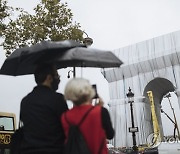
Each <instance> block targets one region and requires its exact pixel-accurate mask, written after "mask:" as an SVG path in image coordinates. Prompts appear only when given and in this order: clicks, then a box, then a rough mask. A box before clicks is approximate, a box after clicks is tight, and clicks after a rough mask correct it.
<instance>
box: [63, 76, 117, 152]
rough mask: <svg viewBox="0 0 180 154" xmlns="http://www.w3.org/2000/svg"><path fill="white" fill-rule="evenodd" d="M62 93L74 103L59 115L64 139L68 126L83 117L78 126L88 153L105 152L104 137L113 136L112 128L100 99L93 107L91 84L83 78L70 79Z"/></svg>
mask: <svg viewBox="0 0 180 154" xmlns="http://www.w3.org/2000/svg"><path fill="white" fill-rule="evenodd" d="M64 95H65V99H67V100H70V101H72V102H73V104H74V107H73V108H72V109H71V110H68V111H67V112H65V113H63V114H62V116H61V122H62V125H63V128H64V131H65V135H66V139H67V138H68V132H69V128H70V126H71V125H78V124H79V122H80V121H81V120H82V119H83V122H82V123H81V125H78V127H79V129H80V131H81V133H82V135H83V137H84V139H85V141H86V143H87V146H88V149H89V151H90V153H91V154H107V153H108V149H107V145H106V144H107V143H106V142H107V141H106V139H112V138H113V137H114V129H113V127H112V123H111V119H110V115H109V113H108V110H107V109H106V108H104V107H102V106H101V105H102V104H103V103H102V100H101V99H100V102H99V103H100V104H96V106H95V107H93V105H92V100H93V98H94V96H95V90H94V89H93V87H92V85H91V84H90V83H89V81H88V80H86V79H83V78H74V79H71V80H70V81H69V82H68V83H67V85H66V87H65V92H64ZM84 117H85V118H84ZM66 142H67V140H66V141H65V143H66ZM65 150H66V149H65ZM67 151H68V149H67ZM66 153H67V152H66Z"/></svg>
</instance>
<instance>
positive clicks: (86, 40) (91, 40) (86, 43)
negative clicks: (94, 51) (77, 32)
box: [83, 31, 93, 47]
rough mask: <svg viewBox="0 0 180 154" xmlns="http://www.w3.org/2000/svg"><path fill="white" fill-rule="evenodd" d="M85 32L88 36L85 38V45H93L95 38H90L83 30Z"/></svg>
mask: <svg viewBox="0 0 180 154" xmlns="http://www.w3.org/2000/svg"><path fill="white" fill-rule="evenodd" d="M83 33H84V34H85V35H86V37H85V38H84V40H83V43H84V45H86V46H87V47H88V46H91V45H92V44H93V39H92V38H90V37H89V36H88V34H87V33H86V32H85V31H83Z"/></svg>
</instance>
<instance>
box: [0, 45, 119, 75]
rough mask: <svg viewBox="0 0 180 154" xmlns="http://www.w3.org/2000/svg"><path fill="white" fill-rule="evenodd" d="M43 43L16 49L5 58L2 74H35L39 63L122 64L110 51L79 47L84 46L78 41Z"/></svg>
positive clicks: (96, 65) (107, 65)
mask: <svg viewBox="0 0 180 154" xmlns="http://www.w3.org/2000/svg"><path fill="white" fill-rule="evenodd" d="M43 43H44V42H43ZM43 43H41V44H37V45H34V46H32V47H26V48H21V49H17V50H15V51H14V52H13V53H12V55H11V56H10V57H8V58H7V59H6V60H5V62H4V64H3V66H2V68H1V70H0V74H4V75H12V76H18V75H27V74H33V73H34V71H35V68H36V66H37V64H40V63H54V64H56V67H57V69H60V68H66V67H98V68H109V67H119V66H120V65H121V64H122V61H121V60H120V59H119V58H117V57H116V56H115V55H114V54H113V53H112V52H110V51H102V50H98V49H93V48H86V47H77V46H82V45H81V44H77V43H76V44H75V45H74V46H70V45H67V46H65V44H66V43H67V42H65V44H64V43H63V42H58V43H57V42H56V43H55V45H53V44H51V43H53V42H46V43H48V44H49V45H46V46H44V45H42V44H43ZM57 44H59V46H60V47H59V48H58V47H57V46H56V45H57ZM60 44H61V45H60Z"/></svg>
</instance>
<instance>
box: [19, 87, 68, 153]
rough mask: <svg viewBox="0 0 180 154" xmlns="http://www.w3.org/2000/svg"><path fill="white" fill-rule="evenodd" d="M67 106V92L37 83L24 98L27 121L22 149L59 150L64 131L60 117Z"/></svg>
mask: <svg viewBox="0 0 180 154" xmlns="http://www.w3.org/2000/svg"><path fill="white" fill-rule="evenodd" d="M66 110H68V107H67V104H66V101H65V99H64V96H63V95H62V94H60V93H56V92H54V91H52V90H51V89H50V88H48V87H45V86H37V87H35V88H34V89H33V91H32V92H31V93H29V94H28V95H27V96H25V97H24V98H23V99H22V102H21V111H20V116H21V120H22V122H23V124H24V139H23V143H22V152H28V151H29V152H32V153H35V152H45V151H46V152H50V153H53V152H59V153H61V151H62V148H63V143H64V138H65V137H64V133H63V128H62V126H61V123H60V120H59V117H60V116H61V114H62V113H63V112H64V111H66Z"/></svg>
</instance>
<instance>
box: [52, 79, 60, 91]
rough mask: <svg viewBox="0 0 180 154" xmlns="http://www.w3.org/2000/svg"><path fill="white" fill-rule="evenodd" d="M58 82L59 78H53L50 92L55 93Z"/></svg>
mask: <svg viewBox="0 0 180 154" xmlns="http://www.w3.org/2000/svg"><path fill="white" fill-rule="evenodd" d="M59 82H60V80H59V78H58V79H57V78H53V82H52V83H51V88H52V90H54V91H56V90H57V89H58V85H59Z"/></svg>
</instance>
